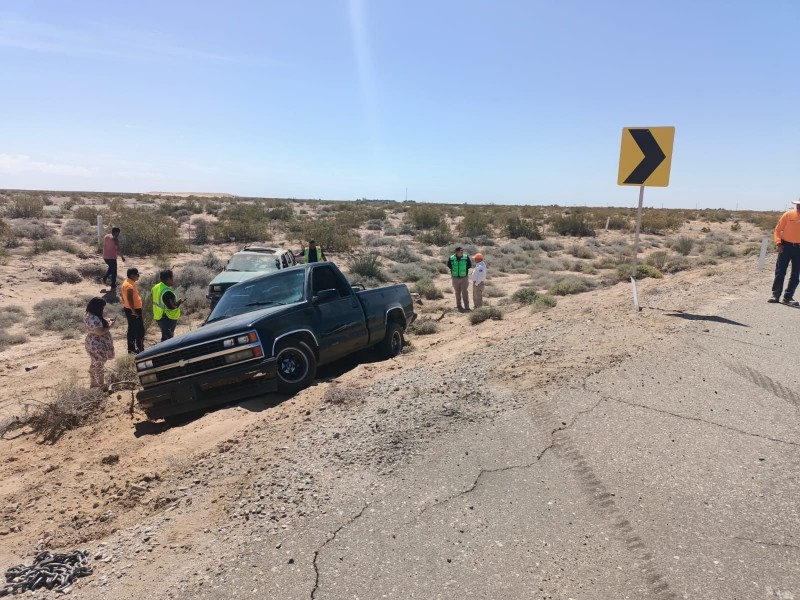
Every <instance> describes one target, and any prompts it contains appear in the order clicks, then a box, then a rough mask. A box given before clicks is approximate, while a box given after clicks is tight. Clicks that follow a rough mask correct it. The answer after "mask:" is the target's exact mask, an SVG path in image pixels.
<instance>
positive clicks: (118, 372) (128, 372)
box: [106, 354, 139, 390]
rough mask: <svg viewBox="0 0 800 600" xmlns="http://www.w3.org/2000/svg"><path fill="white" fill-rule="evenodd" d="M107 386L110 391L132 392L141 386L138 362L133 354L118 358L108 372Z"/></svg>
mask: <svg viewBox="0 0 800 600" xmlns="http://www.w3.org/2000/svg"><path fill="white" fill-rule="evenodd" d="M106 384H107V385H108V388H109V389H110V390H132V389H135V388H136V386H137V385H138V384H139V378H138V377H137V376H136V362H135V360H134V357H133V355H132V354H123V355H122V356H118V357H117V359H116V360H115V361H114V364H113V365H112V366H111V368H110V369H108V370H107V371H106Z"/></svg>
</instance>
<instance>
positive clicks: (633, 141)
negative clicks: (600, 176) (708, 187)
mask: <svg viewBox="0 0 800 600" xmlns="http://www.w3.org/2000/svg"><path fill="white" fill-rule="evenodd" d="M674 141H675V128H674V127H625V128H624V129H623V130H622V144H621V146H620V151H619V173H618V175H617V184H618V185H636V186H639V206H638V208H637V210H636V234H635V236H634V239H633V260H632V261H631V262H632V264H633V270H632V272H631V284H632V285H633V305H634V306H635V307H636V312H639V311H640V310H641V307H640V306H639V294H638V292H637V290H636V269H637V268H638V266H639V264H638V263H639V233H640V232H641V229H642V205H643V204H644V186H646V185H652V186H657V187H667V186H668V185H669V171H670V167H671V165H672V145H673V142H674ZM607 226H608V224H606V227H607Z"/></svg>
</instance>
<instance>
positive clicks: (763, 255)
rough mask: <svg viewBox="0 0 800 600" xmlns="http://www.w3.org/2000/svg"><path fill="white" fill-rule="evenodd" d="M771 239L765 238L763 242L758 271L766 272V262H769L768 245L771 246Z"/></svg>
mask: <svg viewBox="0 0 800 600" xmlns="http://www.w3.org/2000/svg"><path fill="white" fill-rule="evenodd" d="M768 240H769V238H764V239H763V240H761V253H760V254H759V255H758V270H759V271H763V270H764V261H765V260H767V244H769V241H768Z"/></svg>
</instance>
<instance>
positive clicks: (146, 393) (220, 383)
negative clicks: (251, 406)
mask: <svg viewBox="0 0 800 600" xmlns="http://www.w3.org/2000/svg"><path fill="white" fill-rule="evenodd" d="M275 363H276V361H275V358H274V357H272V358H267V359H265V360H262V361H258V362H255V363H254V362H248V363H247V364H243V365H231V366H230V367H227V368H225V369H222V370H218V371H213V372H210V373H208V374H205V375H204V374H202V373H198V374H196V375H193V376H191V377H188V378H186V379H179V380H176V381H169V382H167V383H163V384H161V385H155V386H153V387H148V388H145V389H143V390H141V391H140V392H139V393H137V394H136V399H137V400H138V402H139V406H140V407H141V408H142V410H143V411H144V412H145V414H146V415H147V416H148V417H149V418H151V419H161V418H164V417H169V416H172V415H178V414H181V413H187V412H194V411H196V410H202V409H204V408H210V407H212V406H219V405H221V404H228V403H230V402H237V401H239V400H244V399H245V398H252V397H253V396H258V395H260V394H265V393H269V392H274V391H276V390H277V382H276V381H275Z"/></svg>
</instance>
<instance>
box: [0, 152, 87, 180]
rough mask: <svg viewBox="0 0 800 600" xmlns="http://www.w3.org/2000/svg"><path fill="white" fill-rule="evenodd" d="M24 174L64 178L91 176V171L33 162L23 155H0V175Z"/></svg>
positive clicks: (37, 161)
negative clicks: (41, 174)
mask: <svg viewBox="0 0 800 600" xmlns="http://www.w3.org/2000/svg"><path fill="white" fill-rule="evenodd" d="M24 172H34V173H47V174H49V175H64V176H66V177H92V176H93V174H92V171H91V169H88V168H86V167H82V166H79V165H64V164H59V163H52V162H46V161H43V160H34V159H33V158H31V157H30V156H27V155H25V154H0V173H3V174H5V175H16V174H18V173H24Z"/></svg>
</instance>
